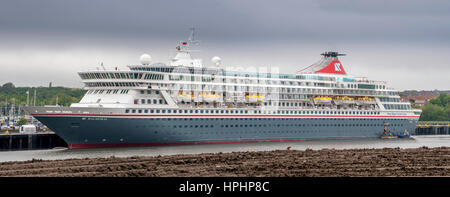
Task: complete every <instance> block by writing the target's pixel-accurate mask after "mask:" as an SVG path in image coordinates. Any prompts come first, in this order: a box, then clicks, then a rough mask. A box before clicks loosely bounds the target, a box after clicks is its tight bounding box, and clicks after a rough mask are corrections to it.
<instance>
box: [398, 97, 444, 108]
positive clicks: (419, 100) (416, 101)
mask: <svg viewBox="0 0 450 197" xmlns="http://www.w3.org/2000/svg"><path fill="white" fill-rule="evenodd" d="M436 97H438V96H408V97H401V98H400V100H401V101H402V102H411V104H412V105H417V106H424V105H426V104H428V103H429V102H430V100H431V99H434V98H436Z"/></svg>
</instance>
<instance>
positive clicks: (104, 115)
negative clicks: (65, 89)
mask: <svg viewBox="0 0 450 197" xmlns="http://www.w3.org/2000/svg"><path fill="white" fill-rule="evenodd" d="M31 115H32V116H103V117H119V116H123V117H168V116H170V117H268V118H270V117H305V118H307V117H319V118H320V117H328V118H419V117H420V116H354V115H352V116H346V115H344V116H343V115H276V114H270V115H241V114H235V115H225V114H222V115H188V114H185V115H183V114H176V115H175V114H162V115H155V114H150V115H130V114H31Z"/></svg>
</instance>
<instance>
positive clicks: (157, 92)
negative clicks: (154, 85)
mask: <svg viewBox="0 0 450 197" xmlns="http://www.w3.org/2000/svg"><path fill="white" fill-rule="evenodd" d="M152 92H154V93H155V94H159V90H155V91H152V90H141V94H146V93H147V94H152Z"/></svg>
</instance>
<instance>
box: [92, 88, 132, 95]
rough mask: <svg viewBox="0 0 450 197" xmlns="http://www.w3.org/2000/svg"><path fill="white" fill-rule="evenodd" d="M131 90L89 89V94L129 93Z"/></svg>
mask: <svg viewBox="0 0 450 197" xmlns="http://www.w3.org/2000/svg"><path fill="white" fill-rule="evenodd" d="M128 92H129V90H125V89H124V90H89V91H87V94H128Z"/></svg>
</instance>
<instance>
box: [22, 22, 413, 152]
mask: <svg viewBox="0 0 450 197" xmlns="http://www.w3.org/2000/svg"><path fill="white" fill-rule="evenodd" d="M195 43H197V42H196V41H195V40H194V32H193V31H192V32H191V34H190V36H189V38H188V40H186V41H180V42H179V44H178V46H176V47H175V52H176V55H175V57H174V58H173V59H171V60H170V61H169V62H168V63H167V64H166V63H152V62H151V56H150V55H148V54H144V55H142V56H141V58H140V60H141V62H140V63H141V64H139V65H129V66H127V67H126V68H119V67H113V68H111V69H106V68H104V67H103V69H95V70H91V71H83V72H78V75H79V76H80V78H81V80H82V81H83V83H84V88H85V89H86V90H87V92H86V94H85V95H84V96H83V98H82V99H81V100H80V102H79V103H73V104H71V105H70V106H57V105H56V106H29V107H26V110H27V111H28V112H29V113H30V114H31V115H32V116H34V117H35V118H36V119H38V120H39V121H41V122H42V123H43V124H45V125H46V126H47V127H48V128H50V129H51V130H52V131H54V132H55V133H56V134H57V135H59V136H60V137H61V138H63V139H64V140H65V141H66V142H67V144H68V146H69V148H95V147H124V146H158V145H184V144H215V143H247V142H279V141H309V140H337V139H352V138H371V137H380V135H381V134H382V133H383V130H384V129H385V128H386V126H387V127H388V129H389V130H391V132H394V133H395V132H404V131H407V132H412V131H413V130H414V129H415V127H416V124H417V121H418V119H419V117H420V114H421V111H420V110H417V109H412V108H411V105H410V103H407V102H401V101H400V97H399V94H398V93H399V92H398V91H397V90H394V89H391V88H389V87H388V86H387V83H386V82H383V81H374V80H368V79H367V78H365V77H355V76H351V75H349V74H348V73H347V72H346V71H345V69H344V67H343V64H342V63H341V61H340V60H339V57H341V56H343V55H344V54H340V53H338V52H334V51H327V52H324V53H322V54H321V59H320V60H319V61H318V62H316V63H314V64H312V65H311V66H309V67H306V68H304V69H302V70H299V71H298V72H296V73H294V74H281V73H279V72H272V70H273V69H265V70H267V72H263V71H262V70H264V69H254V70H255V71H254V72H245V71H242V70H241V71H239V70H236V69H230V68H229V67H225V66H224V65H222V61H221V59H220V58H219V57H217V56H215V57H213V58H212V59H211V60H212V63H211V65H210V66H206V65H203V62H202V60H201V59H195V58H193V57H192V56H191V54H192V50H191V48H192V45H193V44H195ZM318 59H319V58H318Z"/></svg>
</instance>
